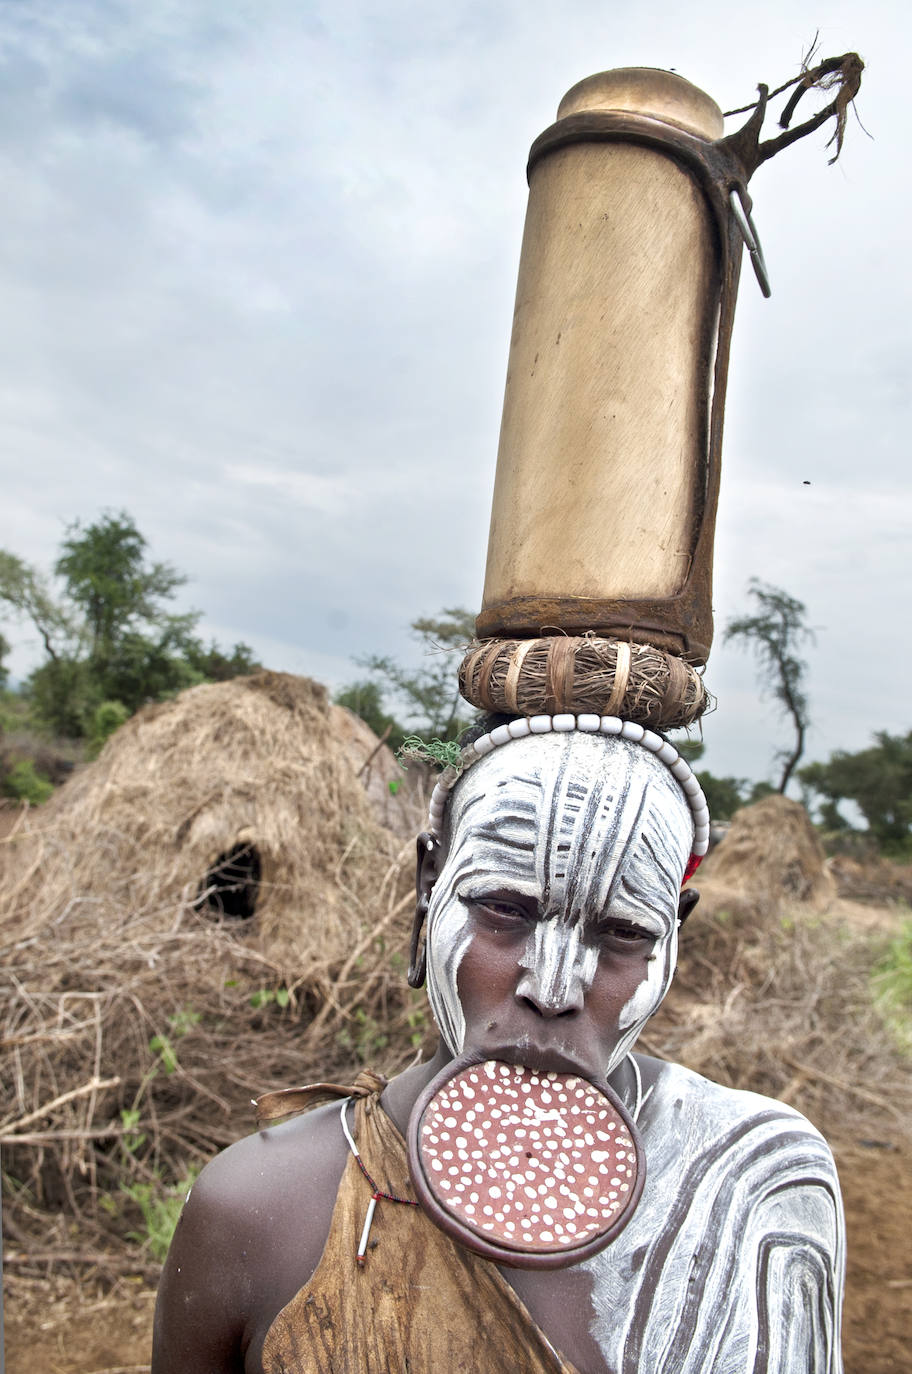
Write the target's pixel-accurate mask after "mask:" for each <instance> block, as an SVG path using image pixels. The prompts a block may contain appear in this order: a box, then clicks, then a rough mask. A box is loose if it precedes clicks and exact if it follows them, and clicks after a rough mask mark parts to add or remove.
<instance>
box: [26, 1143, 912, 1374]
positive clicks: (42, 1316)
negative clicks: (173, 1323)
mask: <svg viewBox="0 0 912 1374" xmlns="http://www.w3.org/2000/svg"><path fill="white" fill-rule="evenodd" d="M833 1148H834V1153H835V1155H836V1161H837V1164H838V1165H839V1173H840V1177H841V1180H842V1188H843V1194H844V1196H845V1203H846V1223H847V1229H848V1285H847V1295H846V1307H845V1324H844V1336H843V1349H844V1354H845V1374H910V1370H912V1355H910V1344H912V1315H910V1313H912V1146H910V1145H909V1144H908V1143H900V1141H898V1140H893V1141H891V1140H889V1139H882V1140H876V1141H873V1140H872V1141H869V1142H867V1143H866V1144H860V1143H858V1142H849V1141H848V1140H846V1141H844V1142H840V1141H836V1142H834V1144H833ZM5 1298H6V1301H5V1314H4V1315H5V1336H6V1340H5V1344H6V1370H7V1374H36V1371H41V1374H145V1372H146V1371H147V1370H148V1368H149V1363H148V1361H149V1343H150V1329H151V1323H152V1308H153V1303H154V1293H153V1292H152V1291H151V1289H149V1288H148V1287H147V1286H146V1285H145V1284H140V1283H128V1282H124V1281H121V1282H120V1283H119V1284H118V1285H116V1286H115V1288H114V1290H113V1291H111V1292H109V1293H107V1294H104V1293H100V1292H94V1293H93V1292H85V1291H84V1290H83V1291H80V1290H78V1289H77V1288H75V1287H73V1286H72V1285H67V1284H66V1283H64V1282H63V1281H61V1280H57V1281H51V1282H49V1283H46V1284H42V1283H39V1282H38V1281H30V1282H24V1281H23V1280H20V1279H15V1278H11V1279H10V1280H9V1281H8V1282H7V1284H6V1293H5ZM796 1374H799V1371H796Z"/></svg>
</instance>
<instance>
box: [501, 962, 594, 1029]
mask: <svg viewBox="0 0 912 1374" xmlns="http://www.w3.org/2000/svg"><path fill="white" fill-rule="evenodd" d="M564 962H565V963H566V964H567V965H568V967H565V968H564V967H557V968H555V969H553V970H552V971H550V972H548V971H542V972H539V971H538V970H536V969H527V970H526V972H525V973H524V974H523V976H522V978H520V980H519V982H518V983H517V985H516V996H517V997H518V998H519V1000H520V1001H522V1002H528V1004H529V1005H530V1006H531V1007H532V1008H533V1010H534V1011H536V1012H537V1013H538V1015H539V1016H545V1017H548V1018H550V1017H554V1016H567V1015H569V1014H570V1013H571V1012H575V1011H582V1009H583V1003H584V1001H585V996H586V993H585V988H584V987H583V981H582V979H581V978H580V976H579V972H578V971H577V969H576V968H575V967H574V962H575V961H572V960H566V961H564Z"/></svg>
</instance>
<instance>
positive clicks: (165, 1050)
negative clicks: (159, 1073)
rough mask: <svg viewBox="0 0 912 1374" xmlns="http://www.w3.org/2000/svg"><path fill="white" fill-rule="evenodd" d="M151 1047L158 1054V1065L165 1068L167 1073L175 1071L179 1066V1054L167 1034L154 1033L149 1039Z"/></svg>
mask: <svg viewBox="0 0 912 1374" xmlns="http://www.w3.org/2000/svg"><path fill="white" fill-rule="evenodd" d="M149 1049H150V1050H151V1051H152V1053H153V1054H156V1055H158V1067H160V1068H162V1069H164V1071H165V1073H167V1074H172V1073H174V1071H175V1070H176V1068H177V1055H176V1053H175V1051H174V1046H173V1045H172V1044H171V1041H170V1039H169V1038H168V1036H167V1035H153V1036H152V1039H151V1040H150V1041H149Z"/></svg>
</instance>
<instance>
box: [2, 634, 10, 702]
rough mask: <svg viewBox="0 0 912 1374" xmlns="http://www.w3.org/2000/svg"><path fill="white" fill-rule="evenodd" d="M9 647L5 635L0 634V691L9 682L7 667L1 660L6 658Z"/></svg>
mask: <svg viewBox="0 0 912 1374" xmlns="http://www.w3.org/2000/svg"><path fill="white" fill-rule="evenodd" d="M11 647H12V646H11V645H10V642H9V640H8V639H7V637H6V635H0V691H2V689H3V688H4V687H5V686H6V684H7V683H8V682H9V668H7V666H6V664H5V663H4V662H3V660H4V659H5V658H6V656H7V654H8V653H9V651H10V648H11Z"/></svg>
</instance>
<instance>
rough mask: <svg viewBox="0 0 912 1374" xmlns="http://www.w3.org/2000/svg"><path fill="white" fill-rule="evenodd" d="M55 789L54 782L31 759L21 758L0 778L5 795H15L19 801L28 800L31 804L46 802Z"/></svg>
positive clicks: (37, 804)
mask: <svg viewBox="0 0 912 1374" xmlns="http://www.w3.org/2000/svg"><path fill="white" fill-rule="evenodd" d="M53 790H54V784H53V783H52V782H50V781H49V780H48V779H47V778H46V777H44V775H43V774H41V773H39V772H37V771H36V769H35V765H34V763H33V762H32V760H31V759H20V760H19V762H18V763H14V764H13V766H12V768H11V769H10V770H9V772H8V773H7V774H6V776H5V777H4V778H3V779H2V780H0V792H2V794H3V795H4V796H5V797H15V799H16V800H17V801H27V802H28V803H29V805H30V806H40V805H41V803H42V802H46V801H47V799H48V797H49V796H50V795H51V793H52V792H53Z"/></svg>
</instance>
